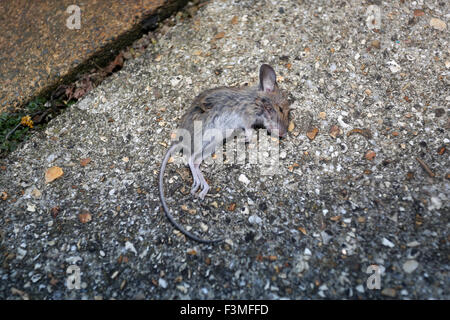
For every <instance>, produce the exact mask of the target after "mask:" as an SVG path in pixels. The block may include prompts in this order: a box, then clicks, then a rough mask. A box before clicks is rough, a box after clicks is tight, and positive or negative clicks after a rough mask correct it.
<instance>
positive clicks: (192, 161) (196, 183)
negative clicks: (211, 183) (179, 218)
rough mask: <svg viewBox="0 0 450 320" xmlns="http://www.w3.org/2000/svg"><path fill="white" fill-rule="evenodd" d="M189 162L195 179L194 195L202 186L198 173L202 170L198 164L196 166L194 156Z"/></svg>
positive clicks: (193, 183) (192, 190)
mask: <svg viewBox="0 0 450 320" xmlns="http://www.w3.org/2000/svg"><path fill="white" fill-rule="evenodd" d="M188 164H189V169H191V173H192V179H193V182H192V187H191V194H192V195H194V194H195V193H196V192H197V190H198V188H199V187H200V178H199V176H198V173H199V172H200V170H199V168H198V166H196V165H195V164H194V159H193V158H192V157H191V158H189V161H188Z"/></svg>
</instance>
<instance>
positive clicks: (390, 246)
mask: <svg viewBox="0 0 450 320" xmlns="http://www.w3.org/2000/svg"><path fill="white" fill-rule="evenodd" d="M381 243H382V245H383V246H386V247H389V248H393V247H395V245H394V244H393V243H392V242H391V241H389V240H388V239H386V238H383V240H382V242H381Z"/></svg>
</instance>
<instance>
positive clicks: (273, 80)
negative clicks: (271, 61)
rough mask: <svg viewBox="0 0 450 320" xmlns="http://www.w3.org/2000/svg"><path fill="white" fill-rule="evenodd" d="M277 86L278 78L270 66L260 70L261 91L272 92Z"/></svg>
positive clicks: (262, 67)
mask: <svg viewBox="0 0 450 320" xmlns="http://www.w3.org/2000/svg"><path fill="white" fill-rule="evenodd" d="M276 86H277V76H276V74H275V70H273V68H272V67H271V66H269V65H268V64H263V65H262V66H261V68H259V90H261V91H266V92H271V91H273V90H275V88H276Z"/></svg>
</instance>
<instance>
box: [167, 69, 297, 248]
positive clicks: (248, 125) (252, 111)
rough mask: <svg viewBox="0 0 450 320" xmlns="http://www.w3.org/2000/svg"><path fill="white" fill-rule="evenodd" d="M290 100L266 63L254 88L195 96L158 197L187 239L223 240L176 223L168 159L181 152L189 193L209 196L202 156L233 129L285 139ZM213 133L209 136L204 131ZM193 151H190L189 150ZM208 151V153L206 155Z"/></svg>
mask: <svg viewBox="0 0 450 320" xmlns="http://www.w3.org/2000/svg"><path fill="white" fill-rule="evenodd" d="M289 104H290V103H289V101H288V99H287V95H286V93H285V92H283V91H282V90H281V89H279V88H278V84H277V81H276V74H275V71H274V70H273V68H272V67H271V66H269V65H267V64H263V65H261V67H260V69H259V85H257V86H254V87H240V88H237V87H219V88H214V89H209V90H206V91H204V92H202V93H201V94H200V95H198V96H197V97H196V98H195V99H194V102H193V104H192V106H191V107H190V108H189V109H188V110H187V112H186V113H185V114H184V116H183V117H182V118H181V122H180V124H179V126H178V130H180V131H178V132H185V134H181V135H182V137H183V140H182V141H179V142H175V143H173V144H172V146H171V147H170V148H169V150H167V152H166V154H165V156H164V159H163V161H162V163H161V170H160V173H159V194H160V199H161V203H162V206H163V208H164V211H165V213H166V216H167V218H168V219H169V220H170V222H172V224H173V225H174V226H175V227H176V228H178V229H179V230H180V231H181V232H182V233H183V234H185V235H186V236H187V237H189V238H191V239H193V240H196V241H198V242H202V243H213V242H218V241H222V240H223V239H212V240H209V239H202V238H199V237H198V236H196V235H195V234H193V233H191V232H189V231H187V230H185V229H184V228H183V227H182V226H181V225H180V224H179V223H178V222H176V221H175V219H174V218H173V216H172V215H171V213H170V211H169V208H168V207H167V204H166V200H165V198H164V184H163V178H164V171H165V169H166V165H167V162H168V160H169V158H170V157H171V156H172V155H173V154H174V153H175V152H178V151H179V150H180V149H183V152H186V150H187V155H188V165H189V168H190V170H191V173H192V177H193V181H194V182H193V184H192V188H191V194H193V195H194V194H195V193H196V192H197V190H198V189H199V188H201V191H200V193H199V198H200V199H203V198H204V197H205V195H206V194H207V193H208V190H209V186H208V184H207V183H206V180H205V178H204V177H203V174H202V172H201V171H200V164H201V163H202V161H203V160H204V159H205V157H207V156H209V155H211V153H212V151H213V150H214V149H215V147H216V146H218V145H219V144H221V143H222V142H223V141H224V139H226V138H228V137H230V136H231V135H232V134H233V132H234V131H236V130H244V131H245V135H246V136H247V137H249V135H251V133H252V128H254V127H264V128H266V129H267V131H269V133H270V132H276V131H275V130H278V135H279V136H280V137H284V136H285V135H286V134H287V128H288V124H289V110H290V109H289ZM211 131H213V132H216V133H218V134H217V135H215V136H213V137H211V135H208V137H206V133H207V132H209V133H210V132H211ZM191 150H192V151H191ZM206 151H208V152H206Z"/></svg>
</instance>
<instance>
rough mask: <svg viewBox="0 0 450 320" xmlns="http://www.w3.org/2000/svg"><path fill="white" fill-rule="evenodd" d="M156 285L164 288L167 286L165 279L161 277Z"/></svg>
mask: <svg viewBox="0 0 450 320" xmlns="http://www.w3.org/2000/svg"><path fill="white" fill-rule="evenodd" d="M158 285H159V286H160V287H161V288H163V289H166V288H167V281H166V280H164V279H163V278H159V280H158Z"/></svg>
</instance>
